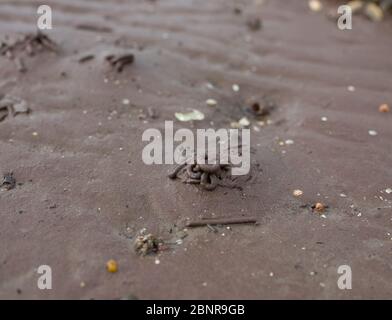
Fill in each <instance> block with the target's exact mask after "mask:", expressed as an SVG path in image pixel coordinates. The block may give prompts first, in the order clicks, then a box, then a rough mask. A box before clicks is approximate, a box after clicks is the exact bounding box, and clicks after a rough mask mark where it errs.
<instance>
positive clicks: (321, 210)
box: [314, 202, 325, 212]
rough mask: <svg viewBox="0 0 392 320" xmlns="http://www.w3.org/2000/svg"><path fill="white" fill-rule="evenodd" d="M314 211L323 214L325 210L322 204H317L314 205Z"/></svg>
mask: <svg viewBox="0 0 392 320" xmlns="http://www.w3.org/2000/svg"><path fill="white" fill-rule="evenodd" d="M314 210H316V211H317V212H323V211H324V210H325V205H324V204H322V203H321V202H317V203H316V204H315V205H314Z"/></svg>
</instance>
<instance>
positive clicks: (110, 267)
mask: <svg viewBox="0 0 392 320" xmlns="http://www.w3.org/2000/svg"><path fill="white" fill-rule="evenodd" d="M106 270H107V271H108V272H110V273H115V272H117V270H118V266H117V262H116V261H115V260H113V259H111V260H109V261H108V262H106Z"/></svg>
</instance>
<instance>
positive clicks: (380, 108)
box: [378, 103, 389, 113]
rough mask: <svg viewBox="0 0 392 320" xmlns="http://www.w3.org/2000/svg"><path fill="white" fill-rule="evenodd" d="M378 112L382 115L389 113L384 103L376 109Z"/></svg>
mask: <svg viewBox="0 0 392 320" xmlns="http://www.w3.org/2000/svg"><path fill="white" fill-rule="evenodd" d="M378 111H379V112H383V113H385V112H389V106H388V105H387V104H386V103H384V104H382V105H381V106H380V107H379V108H378Z"/></svg>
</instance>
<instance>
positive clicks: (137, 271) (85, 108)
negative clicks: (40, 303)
mask: <svg viewBox="0 0 392 320" xmlns="http://www.w3.org/2000/svg"><path fill="white" fill-rule="evenodd" d="M48 4H49V5H50V6H51V7H52V9H53V26H54V28H53V30H51V31H48V32H45V34H47V35H48V36H49V37H50V38H51V39H52V40H53V41H54V42H56V43H57V45H58V48H59V50H58V52H57V53H55V52H51V51H50V50H42V51H41V52H39V53H37V54H35V55H34V56H27V55H25V54H24V53H23V52H17V53H16V55H18V56H21V57H22V58H23V62H24V64H25V68H26V69H27V70H26V71H25V72H24V73H21V72H18V70H17V68H16V66H15V64H14V63H12V62H11V61H10V59H7V58H6V57H4V56H0V93H1V94H2V95H9V96H13V97H17V98H20V99H23V100H24V101H25V102H26V103H27V105H28V107H29V108H30V110H31V112H30V113H28V114H18V115H16V116H15V117H13V116H11V115H8V116H7V117H5V119H3V120H2V121H1V122H0V150H1V152H0V169H1V173H2V174H4V173H6V172H9V171H13V173H14V177H15V178H16V181H17V183H19V184H17V186H16V187H15V188H14V189H12V190H9V191H2V192H1V193H0V219H1V223H0V298H3V299H4V298H6V299H7V298H18V299H27V298H33V299H42V298H47V299H56V298H57V299H58V298H59V299H65V298H77V299H90V298H97V299H101V298H109V299H117V298H124V297H133V298H138V299H150V298H156V299H164V298H169V299H172V298H173V299H215V298H222V299H270V298H284V299H287V298H295V299H297V298H305V299H313V298H315V299H327V298H331V299H338V298H390V297H391V294H392V281H391V279H392V258H391V255H392V246H391V245H392V235H391V234H392V210H391V205H392V203H391V200H392V194H388V193H386V192H385V190H386V189H387V188H391V187H392V170H391V163H392V152H391V150H392V126H391V121H392V118H391V117H392V114H391V113H380V112H378V106H379V105H380V104H382V103H389V104H391V103H392V91H391V88H392V77H391V74H392V60H391V58H390V52H391V48H392V38H391V36H390V35H391V32H392V19H386V20H385V21H383V22H381V23H373V22H371V21H368V20H366V19H365V18H363V17H361V16H358V17H357V16H356V17H354V29H353V30H351V31H344V32H343V31H340V30H338V28H337V27H336V24H335V22H333V21H331V20H330V19H328V18H327V17H326V16H325V14H324V13H314V12H311V11H310V10H309V8H308V6H307V2H306V1H283V0H276V1H264V3H262V4H261V2H260V1H255V2H253V1H242V2H237V1H223V0H222V1H120V0H116V1H113V0H112V1H103V0H102V1H98V0H94V1H76V0H71V1H69V0H58V1H48ZM38 5H40V3H39V2H38V1H2V2H1V4H0V38H2V39H4V37H6V36H9V37H10V38H13V37H16V36H19V37H20V36H23V35H25V34H28V33H34V32H35V26H36V18H37V15H36V9H37V7H38ZM236 7H239V8H241V10H242V12H241V13H239V12H237V13H235V12H234V8H236ZM255 15H256V16H260V17H261V18H262V22H263V27H262V28H261V30H256V31H252V30H249V28H248V27H247V20H248V18H249V17H253V16H255ZM97 26H99V28H98V29H97V28H96V27H97ZM124 50H125V51H127V52H128V51H129V52H132V53H133V54H134V55H135V61H134V63H133V64H131V65H127V66H125V67H124V70H123V71H122V72H121V73H118V72H116V71H115V70H114V69H113V68H111V67H110V65H109V64H108V63H107V61H104V60H105V59H104V57H105V54H108V53H117V52H120V51H124ZM89 54H92V55H94V57H95V58H94V59H91V60H88V61H85V62H83V63H80V62H79V61H78V60H79V59H80V58H81V57H84V56H86V55H89ZM208 84H210V85H208ZM233 84H238V85H239V87H240V90H239V92H234V91H233V90H232V85H233ZM350 86H351V87H350ZM349 88H350V89H351V90H349ZM354 89H355V90H354ZM252 96H255V97H257V98H258V99H261V98H262V97H267V98H268V99H270V100H272V101H274V102H275V103H276V105H277V108H276V109H275V110H273V112H271V114H270V116H269V117H268V119H269V121H268V124H265V125H264V126H261V125H260V124H259V123H257V122H256V121H255V120H254V119H252V117H248V118H249V120H250V121H251V123H252V124H251V129H252V133H251V147H252V153H251V159H252V171H251V175H252V177H251V179H250V180H249V181H247V182H244V183H243V185H242V187H243V190H242V191H241V190H236V189H233V190H232V189H226V188H218V189H216V190H215V191H213V192H207V191H203V190H201V189H200V188H198V187H197V186H193V185H186V184H182V183H181V182H179V181H173V180H170V179H168V178H167V173H168V172H169V171H170V170H172V166H170V165H156V166H147V165H145V164H144V163H143V162H142V158H141V156H142V150H143V147H144V146H145V144H146V143H144V142H142V139H141V137H142V133H143V131H144V130H145V129H147V128H158V129H162V130H163V128H164V121H165V120H173V121H175V129H178V128H180V127H184V126H185V127H188V128H192V129H196V128H208V127H212V128H215V129H218V128H226V127H230V123H231V122H232V121H238V120H239V119H240V118H242V117H243V116H246V115H247V114H246V113H244V110H243V108H242V106H243V105H244V101H246V99H248V98H249V97H252ZM210 98H212V99H215V100H216V101H217V102H218V104H217V106H215V107H211V106H207V105H206V103H205V101H206V100H207V99H210ZM124 99H128V100H129V103H128V101H124ZM124 102H125V103H124ZM149 108H153V109H154V110H155V111H156V112H157V115H158V117H157V118H151V117H149V116H148V110H149ZM189 109H197V110H200V111H202V112H203V113H204V114H205V120H203V121H199V122H194V124H193V125H192V124H190V123H185V124H184V123H180V122H178V121H176V120H175V117H174V113H175V112H186V111H188V110H189ZM322 117H326V119H324V120H327V121H322V120H321V118H322ZM254 127H256V129H255V128H254ZM369 130H375V131H376V132H377V133H378V134H377V135H375V136H372V135H369ZM286 140H292V141H293V142H294V143H293V144H286V143H282V141H283V142H284V141H286ZM295 189H300V190H302V191H303V195H302V196H301V197H294V196H293V194H292V193H293V190H295ZM316 202H322V203H325V204H327V205H328V206H329V208H328V210H327V211H326V212H325V213H324V215H320V214H318V213H315V212H313V211H312V210H311V209H310V208H309V206H311V205H312V204H314V203H316ZM248 216H251V217H257V219H258V221H259V224H258V225H233V226H231V227H230V229H228V228H227V227H217V228H216V229H217V231H218V232H213V231H212V230H211V229H209V228H207V227H204V228H195V229H188V230H187V231H185V232H184V231H183V230H182V229H183V227H184V225H185V224H186V223H187V222H188V221H193V220H198V219H201V218H212V217H215V218H216V217H219V218H221V217H230V218H233V217H248ZM143 228H146V230H147V232H151V233H153V234H154V235H157V236H159V237H160V238H162V239H164V240H165V241H166V242H168V243H171V244H169V245H168V249H167V250H164V251H162V252H160V253H159V254H158V255H149V256H146V257H140V256H138V255H136V253H135V252H134V250H133V242H134V239H135V237H136V235H137V234H138V233H139V232H140V230H141V229H143ZM184 235H187V236H186V237H184ZM183 237H184V238H183ZM179 239H180V240H182V241H178V240H179ZM109 259H115V260H116V261H117V262H118V266H119V270H118V272H117V273H115V274H110V273H108V272H107V271H106V269H105V264H106V261H107V260H109ZM158 260H159V264H157V261H158ZM43 264H47V265H49V266H51V267H52V272H53V289H52V290H39V289H38V288H37V279H38V277H39V275H38V274H37V272H36V268H37V267H38V266H40V265H43ZM346 264H347V265H349V266H351V268H352V272H353V280H352V281H353V282H352V283H353V284H352V285H353V288H352V290H339V288H338V286H337V280H338V277H339V275H338V273H337V268H338V267H339V266H340V265H346Z"/></svg>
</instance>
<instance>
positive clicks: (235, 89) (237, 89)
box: [232, 84, 240, 92]
mask: <svg viewBox="0 0 392 320" xmlns="http://www.w3.org/2000/svg"><path fill="white" fill-rule="evenodd" d="M232 88H233V91H234V92H238V91H240V86H239V85H238V84H233V86H232Z"/></svg>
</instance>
